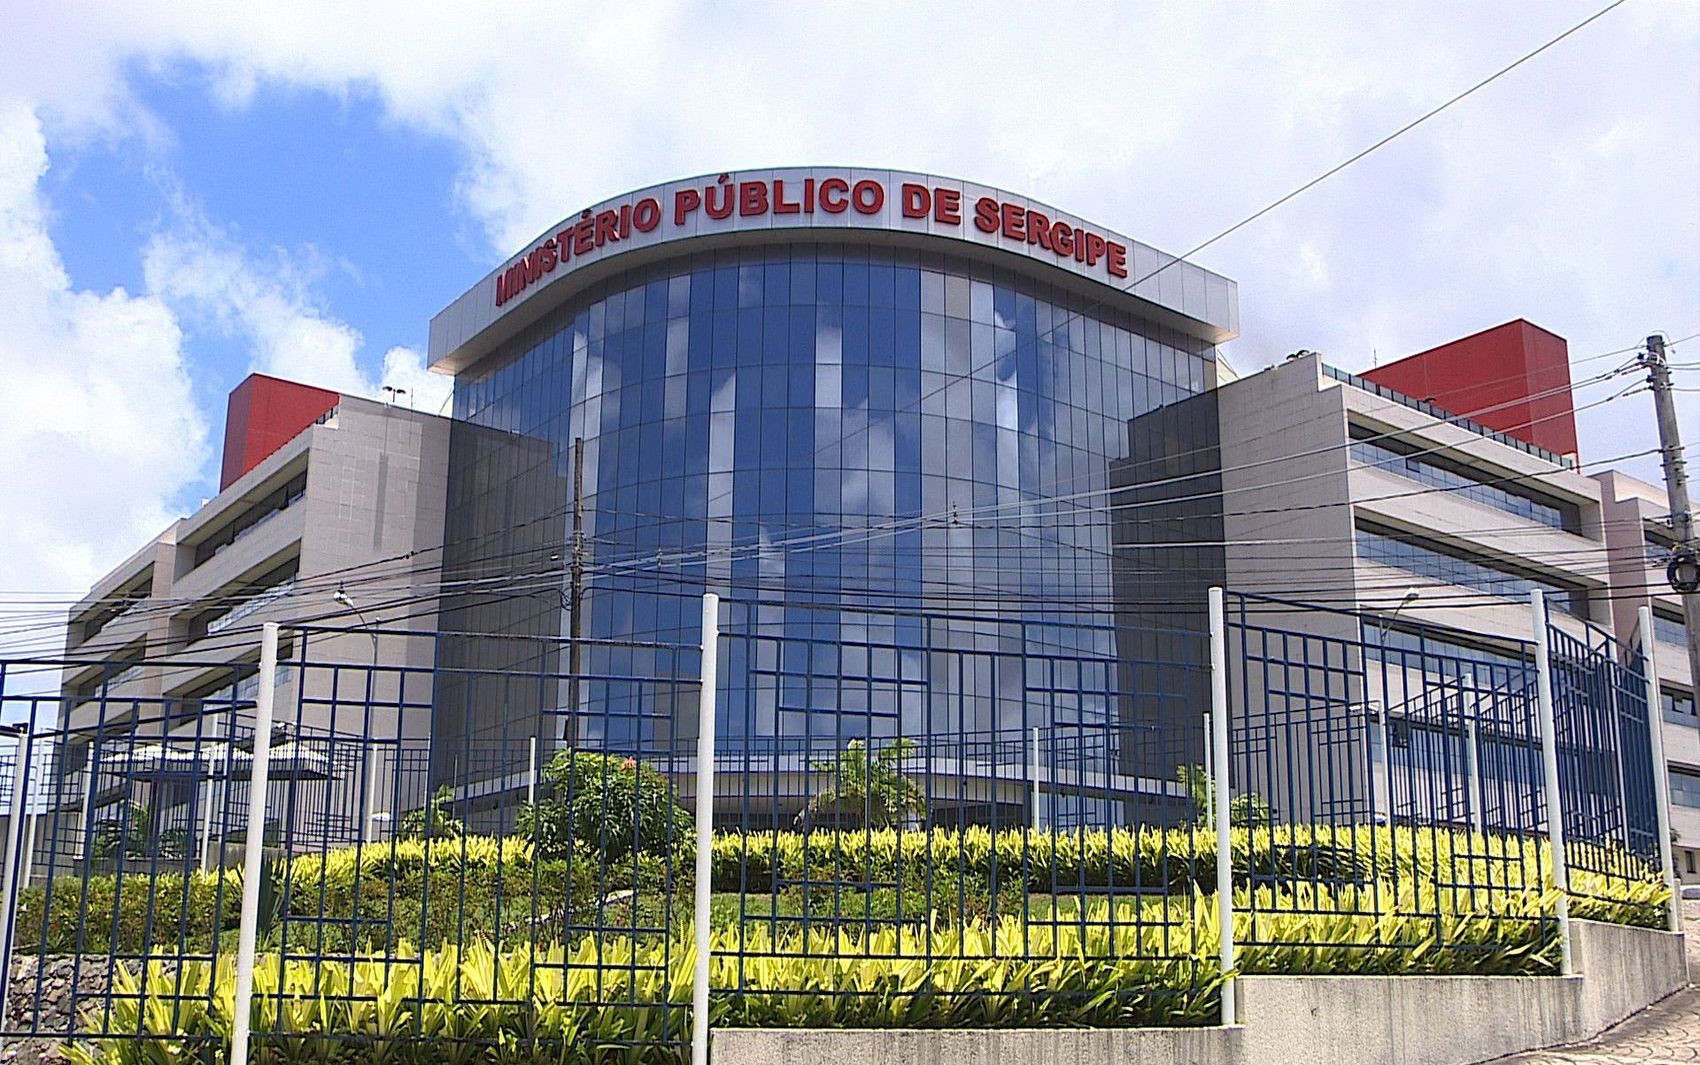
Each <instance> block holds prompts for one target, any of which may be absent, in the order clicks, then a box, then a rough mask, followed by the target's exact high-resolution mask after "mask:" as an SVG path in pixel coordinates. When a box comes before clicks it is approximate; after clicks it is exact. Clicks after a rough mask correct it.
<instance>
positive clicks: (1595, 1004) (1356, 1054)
mask: <svg viewBox="0 0 1700 1065" xmlns="http://www.w3.org/2000/svg"><path fill="white" fill-rule="evenodd" d="M1571 927H1572V932H1573V935H1574V946H1575V958H1576V969H1577V972H1578V974H1579V975H1576V976H1570V977H1538V976H1529V977H1520V976H1291V977H1289V976H1250V977H1244V978H1242V979H1241V980H1240V981H1239V989H1240V990H1239V996H1240V1021H1241V1024H1240V1025H1239V1026H1237V1027H1233V1028H1191V1029H1150V1028H1145V1029H1092V1030H1079V1029H1075V1030H1031V1029H1020V1030H1011V1031H961V1030H958V1031H944V1032H930V1031H912V1030H904V1031H888V1030H864V1031H854V1030H846V1031H823V1030H818V1029H817V1030H785V1029H723V1030H720V1031H717V1032H715V1033H714V1043H713V1053H714V1061H715V1065H1004V1063H1009V1065H1016V1063H1021V1065H1029V1063H1031V1065H1052V1063H1055V1065H1062V1063H1064V1062H1069V1063H1073V1062H1081V1063H1085V1065H1111V1063H1116V1065H1313V1063H1314V1065H1336V1063H1338V1062H1359V1061H1364V1062H1368V1061H1374V1062H1387V1063H1391V1065H1471V1063H1474V1062H1481V1061H1486V1060H1489V1059H1491V1058H1495V1057H1499V1056H1502V1055H1505V1054H1513V1053H1518V1052H1520V1051H1524V1050H1535V1049H1539V1048H1541V1047H1549V1046H1556V1045H1558V1044H1561V1043H1569V1042H1575V1041H1577V1040H1580V1039H1585V1038H1588V1037H1589V1036H1592V1035H1595V1034H1597V1033H1598V1032H1600V1031H1603V1030H1604V1029H1606V1028H1609V1027H1611V1026H1612V1025H1613V1024H1616V1023H1617V1022H1618V1021H1621V1020H1623V1019H1624V1018H1625V1017H1627V1016H1629V1015H1630V1014H1631V1013H1634V1012H1635V1011H1637V1010H1639V1009H1642V1008H1643V1007H1645V1006H1648V1005H1650V1004H1652V1003H1654V1002H1657V1001H1658V1000H1659V999H1661V998H1664V997H1665V996H1666V995H1669V994H1671V993H1673V992H1675V991H1677V990H1678V989H1680V988H1682V987H1683V986H1685V985H1686V984H1687V982H1688V974H1687V969H1686V966H1685V961H1684V957H1683V941H1682V937H1681V936H1680V935H1675V934H1672V933H1668V932H1655V931H1651V930H1648V929H1643V928H1624V927H1618V926H1614V925H1602V924H1595V923H1592V922H1588V921H1576V922H1574V923H1573V924H1572V926H1571Z"/></svg>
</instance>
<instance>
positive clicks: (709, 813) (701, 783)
mask: <svg viewBox="0 0 1700 1065" xmlns="http://www.w3.org/2000/svg"><path fill="white" fill-rule="evenodd" d="M719 683H720V597H719V596H718V595H715V594H714V593H713V592H709V593H707V594H706V595H704V596H703V597H702V690H701V692H700V693H699V694H698V696H697V774H696V776H697V779H696V789H697V874H696V906H695V909H694V914H695V920H694V924H695V927H694V929H693V931H694V933H695V937H696V948H697V957H696V971H695V974H694V976H693V978H692V981H691V1065H708V969H709V965H708V963H709V933H710V931H711V928H710V927H709V899H710V894H709V889H710V887H712V885H711V884H710V883H709V877H710V876H711V874H712V873H713V872H714V699H715V692H716V689H717V686H718V684H719Z"/></svg>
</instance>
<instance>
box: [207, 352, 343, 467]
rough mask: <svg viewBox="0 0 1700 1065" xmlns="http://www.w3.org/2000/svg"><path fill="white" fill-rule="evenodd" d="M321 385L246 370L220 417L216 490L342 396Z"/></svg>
mask: <svg viewBox="0 0 1700 1065" xmlns="http://www.w3.org/2000/svg"><path fill="white" fill-rule="evenodd" d="M341 399H342V396H341V395H340V394H338V393H336V392H329V391H326V390H325V389H323V388H314V387H312V386H311V385H300V384H296V383H295V382H294V381H284V380H282V379H280V378H276V377H267V376H266V375H265V374H260V373H256V374H249V375H248V377H247V379H246V380H244V381H243V382H242V383H241V384H239V385H237V386H236V388H235V390H234V391H232V392H231V393H230V405H229V407H228V408H227V410H226V413H225V418H224V467H223V469H222V470H221V471H220V473H219V478H218V490H219V491H221V492H222V491H224V490H225V489H226V488H229V487H230V486H231V485H232V484H234V483H236V481H237V479H238V478H240V477H241V476H242V475H243V474H245V473H247V472H248V471H249V470H251V469H253V468H254V467H255V466H258V465H259V464H260V463H261V462H264V461H265V459H266V456H267V455H270V454H271V453H272V452H274V451H276V450H277V449H278V448H280V447H282V446H283V445H285V444H287V443H289V442H290V441H291V440H293V439H295V437H296V436H297V435H299V434H300V432H301V431H302V430H303V429H305V428H307V427H308V426H310V425H312V424H313V423H314V422H316V421H318V420H319V419H320V418H321V417H323V416H324V414H325V413H326V412H327V411H329V410H331V409H332V408H333V407H335V406H336V405H337V403H338V402H339V401H341Z"/></svg>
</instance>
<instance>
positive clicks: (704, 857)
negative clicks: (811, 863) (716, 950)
mask: <svg viewBox="0 0 1700 1065" xmlns="http://www.w3.org/2000/svg"><path fill="white" fill-rule="evenodd" d="M719 683H720V597H719V596H718V595H715V594H714V593H713V592H709V593H708V594H706V595H704V596H703V597H702V691H701V694H699V695H698V696H697V774H696V776H697V779H696V789H697V878H696V906H695V911H694V912H695V920H694V926H695V927H694V929H693V931H694V932H695V936H696V949H697V957H696V972H695V974H694V976H693V978H692V981H691V1065H708V962H709V933H710V932H711V931H712V929H711V928H710V927H709V900H710V897H711V895H710V889H711V888H712V887H713V885H712V884H711V883H710V882H709V881H710V878H711V877H712V876H713V874H714V697H715V691H716V689H717V686H718V685H719ZM238 1065H240V1063H238Z"/></svg>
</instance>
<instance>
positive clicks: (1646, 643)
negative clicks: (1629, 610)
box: [1637, 606, 1682, 932]
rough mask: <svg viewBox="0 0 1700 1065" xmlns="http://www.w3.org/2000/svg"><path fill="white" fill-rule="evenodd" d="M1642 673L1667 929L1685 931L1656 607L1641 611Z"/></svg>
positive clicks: (1645, 608)
mask: <svg viewBox="0 0 1700 1065" xmlns="http://www.w3.org/2000/svg"><path fill="white" fill-rule="evenodd" d="M1637 620H1638V622H1639V626H1638V627H1639V629H1640V632H1639V637H1638V638H1639V639H1640V641H1641V661H1642V663H1643V664H1642V667H1641V668H1642V674H1643V676H1644V678H1645V680H1646V682H1647V739H1648V741H1649V746H1651V747H1652V751H1653V805H1654V806H1655V807H1657V808H1658V818H1657V824H1658V830H1659V875H1660V876H1662V877H1664V880H1665V884H1666V885H1667V886H1668V887H1669V888H1670V906H1669V907H1667V913H1666V914H1665V928H1666V929H1668V930H1669V931H1672V932H1680V931H1682V885H1680V884H1678V883H1677V879H1676V865H1675V863H1674V862H1673V861H1672V860H1671V853H1670V779H1669V777H1667V776H1666V774H1667V773H1668V772H1669V770H1668V769H1667V768H1666V766H1665V738H1664V722H1663V720H1662V717H1663V714H1664V711H1663V706H1664V703H1663V701H1662V699H1661V697H1660V695H1659V670H1658V667H1657V666H1656V665H1654V664H1653V655H1654V653H1655V648H1656V647H1657V646H1658V641H1656V640H1654V639H1653V610H1652V608H1651V607H1648V606H1643V607H1642V608H1641V610H1640V612H1639V615H1638V618H1637Z"/></svg>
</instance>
